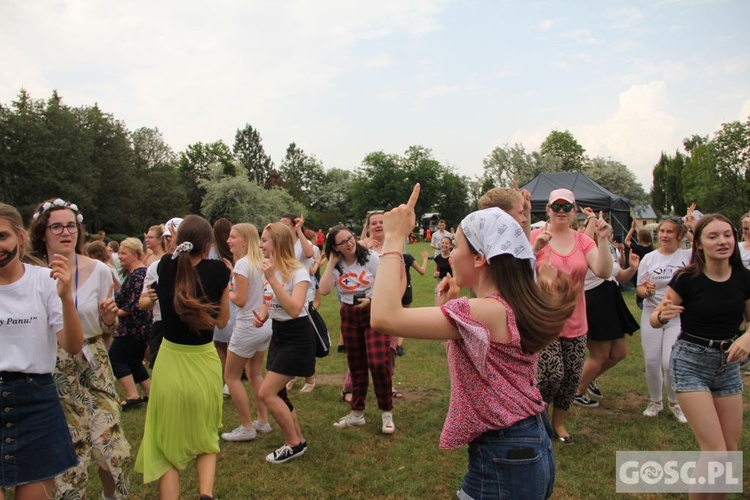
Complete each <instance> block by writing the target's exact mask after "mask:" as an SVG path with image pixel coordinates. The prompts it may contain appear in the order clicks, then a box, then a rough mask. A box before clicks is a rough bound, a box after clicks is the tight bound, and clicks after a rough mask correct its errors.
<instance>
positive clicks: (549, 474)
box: [458, 415, 555, 500]
mask: <svg viewBox="0 0 750 500" xmlns="http://www.w3.org/2000/svg"><path fill="white" fill-rule="evenodd" d="M554 484H555V455H554V453H553V452H552V443H551V442H550V440H549V436H547V431H546V430H545V428H544V424H543V422H542V417H541V415H535V416H533V417H528V418H526V419H524V420H521V421H520V422H517V423H515V424H514V425H512V426H511V427H508V428H507V429H502V430H497V431H488V432H485V433H484V434H482V435H481V436H479V437H478V438H476V439H475V440H473V441H472V442H471V443H469V470H468V472H467V473H466V476H465V477H464V482H463V484H462V485H461V490H459V492H458V498H461V499H476V500H479V499H483V498H493V499H497V498H503V499H512V498H519V499H524V500H526V499H536V498H539V499H542V498H549V497H550V496H551V495H552V488H553V486H554Z"/></svg>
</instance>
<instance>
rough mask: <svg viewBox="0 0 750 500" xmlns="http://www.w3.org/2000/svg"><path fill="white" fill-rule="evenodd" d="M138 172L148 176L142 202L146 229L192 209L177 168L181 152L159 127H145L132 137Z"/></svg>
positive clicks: (143, 222)
mask: <svg viewBox="0 0 750 500" xmlns="http://www.w3.org/2000/svg"><path fill="white" fill-rule="evenodd" d="M130 139H131V141H132V145H133V155H134V162H135V169H136V173H137V175H138V176H139V177H140V178H142V179H145V181H146V182H145V183H144V185H143V191H142V192H141V196H140V203H139V206H138V208H139V220H140V221H141V224H142V225H143V229H146V227H148V226H151V225H152V224H159V223H162V222H164V221H166V220H168V219H170V218H172V217H175V216H182V215H184V214H186V213H188V212H189V204H188V199H187V194H186V193H185V189H184V188H183V185H182V183H181V182H180V174H179V171H178V170H177V164H178V163H177V162H178V156H177V154H175V152H174V151H173V150H172V148H171V147H169V145H168V144H167V143H166V142H164V137H163V136H162V134H161V132H160V131H159V129H157V128H146V127H142V128H139V129H138V130H136V131H134V132H133V133H132V134H131V137H130Z"/></svg>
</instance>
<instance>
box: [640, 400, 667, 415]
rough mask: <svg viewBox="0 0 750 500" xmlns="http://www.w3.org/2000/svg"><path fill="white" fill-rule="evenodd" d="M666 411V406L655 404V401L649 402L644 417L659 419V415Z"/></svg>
mask: <svg viewBox="0 0 750 500" xmlns="http://www.w3.org/2000/svg"><path fill="white" fill-rule="evenodd" d="M663 409H664V405H662V404H661V402H659V403H654V402H653V401H649V402H648V406H647V407H646V409H645V410H643V416H644V417H658V416H659V413H661V411H662V410H663Z"/></svg>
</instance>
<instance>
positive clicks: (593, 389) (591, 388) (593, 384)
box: [586, 380, 604, 399]
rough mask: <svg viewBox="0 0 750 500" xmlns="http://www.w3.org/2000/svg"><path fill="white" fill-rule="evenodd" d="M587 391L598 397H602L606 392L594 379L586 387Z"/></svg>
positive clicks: (590, 394) (593, 396)
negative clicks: (603, 392)
mask: <svg viewBox="0 0 750 500" xmlns="http://www.w3.org/2000/svg"><path fill="white" fill-rule="evenodd" d="M586 392H587V393H588V395H589V396H591V397H592V398H596V399H602V398H603V397H604V394H602V391H600V390H599V386H598V385H596V380H592V381H591V383H590V384H589V386H588V387H587V388H586Z"/></svg>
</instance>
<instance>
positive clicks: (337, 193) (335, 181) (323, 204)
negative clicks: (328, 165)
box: [305, 168, 354, 231]
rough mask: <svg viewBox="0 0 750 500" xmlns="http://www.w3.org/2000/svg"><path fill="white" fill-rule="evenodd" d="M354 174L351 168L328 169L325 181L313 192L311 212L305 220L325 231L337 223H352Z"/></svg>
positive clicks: (311, 225) (307, 213)
mask: <svg viewBox="0 0 750 500" xmlns="http://www.w3.org/2000/svg"><path fill="white" fill-rule="evenodd" d="M353 180H354V175H353V174H352V172H351V171H349V170H344V169H340V168H332V169H330V170H326V171H325V173H324V176H323V181H322V182H321V183H320V184H319V185H318V187H317V188H316V189H315V190H314V191H313V192H312V193H311V196H310V208H311V210H310V211H309V212H305V220H306V221H307V223H308V225H309V226H310V227H313V228H321V229H323V230H324V231H325V230H326V229H327V228H329V227H332V226H334V225H336V224H351V223H352V221H353V220H354V214H353V212H352V206H351V202H350V200H351V194H350V193H351V189H352V183H353Z"/></svg>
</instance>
